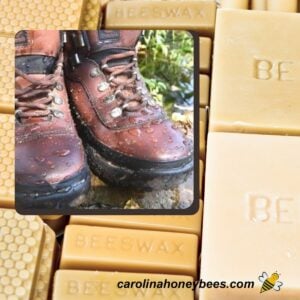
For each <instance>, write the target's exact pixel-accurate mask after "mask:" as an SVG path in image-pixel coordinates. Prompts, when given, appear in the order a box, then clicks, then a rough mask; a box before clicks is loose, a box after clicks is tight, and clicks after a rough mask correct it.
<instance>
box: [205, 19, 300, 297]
mask: <svg viewBox="0 0 300 300" xmlns="http://www.w3.org/2000/svg"><path fill="white" fill-rule="evenodd" d="M281 25H282V24H281ZM208 148H209V151H208V153H207V160H206V177H205V209H204V224H203V240H202V259H201V279H203V280H204V281H206V282H208V281H211V280H212V281H214V280H216V278H218V279H222V280H224V281H226V282H227V283H228V284H229V282H231V281H236V280H239V281H248V282H249V281H254V283H255V285H254V288H253V289H252V288H248V289H238V288H235V289H220V288H216V289H213V288H212V289H204V290H203V289H201V290H200V299H201V300H208V299H209V300H210V299H222V300H227V299H228V300H241V299H244V300H260V299H262V298H265V299H270V300H271V299H272V300H273V299H278V300H286V299H300V287H299V276H298V274H299V268H298V266H299V265H300V253H299V249H300V239H299V232H300V186H299V173H300V160H299V153H300V139H299V138H298V137H293V136H276V135H259V134H239V133H220V132H211V133H209V136H208ZM233 266H234V267H233ZM263 272H266V273H267V274H268V276H269V277H270V276H271V275H272V274H273V273H275V272H278V274H280V275H279V281H281V282H283V286H282V288H281V290H280V291H279V292H276V291H274V290H270V291H267V292H264V293H263V294H261V293H260V291H261V288H262V286H263V282H260V281H259V280H258V277H259V276H261V275H262V273H263ZM275 282H276V280H275Z"/></svg>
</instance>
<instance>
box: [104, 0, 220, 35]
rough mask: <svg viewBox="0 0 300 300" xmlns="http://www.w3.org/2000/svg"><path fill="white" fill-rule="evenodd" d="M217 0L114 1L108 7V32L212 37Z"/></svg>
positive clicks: (106, 19)
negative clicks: (182, 32) (164, 32)
mask: <svg viewBox="0 0 300 300" xmlns="http://www.w3.org/2000/svg"><path fill="white" fill-rule="evenodd" d="M215 14H216V3H215V1H201V0H200V1H190V0H188V1H180V0H170V1H160V0H154V1H153V0H144V1H138V0H135V1H134V0H133V1H111V2H109V3H108V4H107V8H106V18H105V27H106V28H108V29H136V28H138V29H139V28H143V29H185V30H188V29H191V30H197V31H199V32H200V33H201V34H204V35H212V34H213V31H214V23H215Z"/></svg>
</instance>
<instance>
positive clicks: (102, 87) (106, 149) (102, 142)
mask: <svg viewBox="0 0 300 300" xmlns="http://www.w3.org/2000/svg"><path fill="white" fill-rule="evenodd" d="M140 34H141V31H139V30H132V31H130V30H121V31H120V30H101V31H81V32H74V31H71V32H68V33H67V44H66V46H65V49H66V57H68V60H67V63H66V64H65V68H66V70H65V73H66V84H67V87H68V92H69V96H70V101H71V102H72V106H73V108H74V111H75V114H76V116H77V120H78V124H79V131H80V133H81V136H82V139H83V141H84V143H85V148H86V152H87V155H88V162H89V165H90V167H91V169H92V170H93V171H94V173H95V174H96V175H97V176H99V177H100V178H101V179H103V180H104V181H105V182H107V183H109V184H112V185H117V186H124V187H128V186H131V187H135V188H137V189H148V190H149V189H168V188H171V187H174V186H175V185H177V184H179V183H181V182H183V181H185V180H186V179H187V176H189V175H190V174H191V171H192V169H193V143H192V142H191V141H190V140H188V139H187V138H186V137H185V136H184V134H183V133H182V132H181V131H180V130H178V129H177V128H176V127H175V126H174V124H173V123H172V122H171V121H170V120H169V119H168V118H167V116H166V114H165V112H164V111H163V110H162V108H161V107H160V106H158V105H157V104H156V103H155V101H154V100H153V99H152V97H151V95H150V94H149V92H148V91H147V89H146V86H145V83H144V81H143V79H142V77H141V75H140V72H139V69H138V64H137V51H136V45H137V42H138V40H139V37H140Z"/></svg>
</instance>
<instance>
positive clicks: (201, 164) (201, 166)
mask: <svg viewBox="0 0 300 300" xmlns="http://www.w3.org/2000/svg"><path fill="white" fill-rule="evenodd" d="M203 170H204V164H203V161H202V160H200V197H202V192H203V188H202V185H203Z"/></svg>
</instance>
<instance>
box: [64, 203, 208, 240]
mask: <svg viewBox="0 0 300 300" xmlns="http://www.w3.org/2000/svg"><path fill="white" fill-rule="evenodd" d="M201 221H202V201H201V202H200V208H199V210H198V212H197V213H196V214H194V215H189V216H147V215H145V216H126V215H120V216H106V215H103V216H84V215H77V216H71V218H70V224H77V225H93V226H106V227H119V228H132V229H145V230H155V231H156V230H157V231H170V232H182V233H194V234H197V235H200V233H201Z"/></svg>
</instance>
